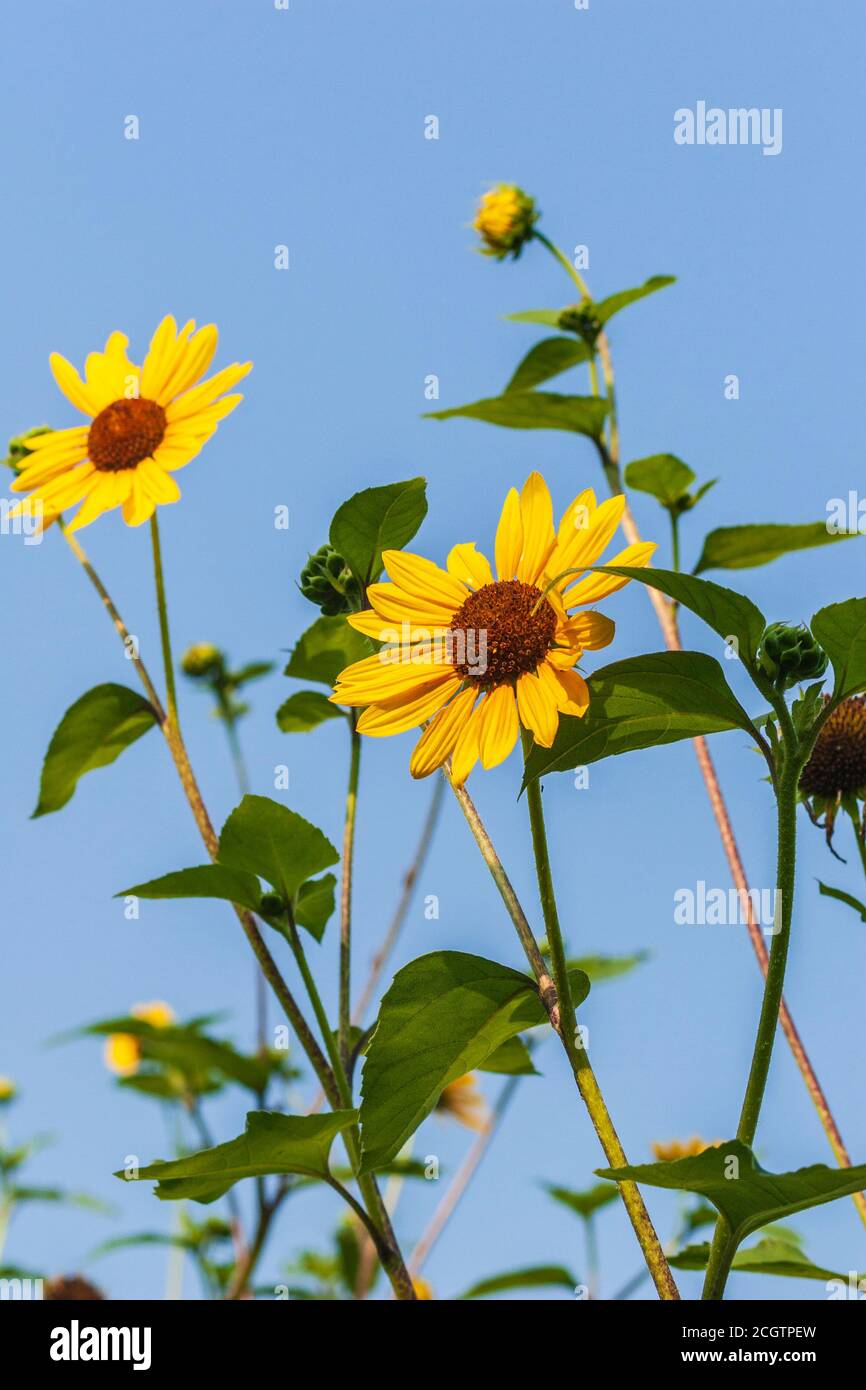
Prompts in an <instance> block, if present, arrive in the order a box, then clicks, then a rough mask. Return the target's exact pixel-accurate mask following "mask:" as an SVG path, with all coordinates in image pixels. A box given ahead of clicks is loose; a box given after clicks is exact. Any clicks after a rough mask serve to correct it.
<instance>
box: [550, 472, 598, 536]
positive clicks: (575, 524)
mask: <svg viewBox="0 0 866 1390" xmlns="http://www.w3.org/2000/svg"><path fill="white" fill-rule="evenodd" d="M597 506H598V502H597V501H596V497H595V493H594V491H593V489H592V488H591V487H587V488H584V490H583V492H579V493H578V494H577V496H576V497H575V499H574V501H573V502H572V503H571V504H570V505H569V506H568V507H566V509H565V511H564V512H563V514H562V520H561V521H560V523H559V530H558V531H557V533H556V542H557V545H558V546H563V545H565V544H566V543H567V542H568V541H570V540H571V538H572V536H573V535H574V533H575V531H584V530H585V529H586V527H587V526H588V525H589V521H590V517H591V516H592V513H593V512H594V511H595V509H596V507H597Z"/></svg>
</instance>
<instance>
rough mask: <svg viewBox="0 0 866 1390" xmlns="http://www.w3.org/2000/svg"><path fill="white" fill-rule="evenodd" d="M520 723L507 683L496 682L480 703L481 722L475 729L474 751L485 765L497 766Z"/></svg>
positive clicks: (508, 748)
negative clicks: (476, 738) (475, 743)
mask: <svg viewBox="0 0 866 1390" xmlns="http://www.w3.org/2000/svg"><path fill="white" fill-rule="evenodd" d="M519 733H520V724H519V721H518V718H517V703H516V701H515V699H514V691H513V690H512V688H511V686H510V685H499V686H497V687H496V688H495V690H491V691H490V694H489V695H488V696H487V698H486V699H485V700H484V702H483V704H482V705H481V724H480V728H479V730H478V751H479V753H480V754H481V761H482V763H483V765H484V766H485V767H488V768H489V767H497V766H498V764H499V763H502V762H504V761H505V759H506V758H507V757H508V755H509V753H510V752H511V750H512V749H513V747H514V745H515V743H516V742H517V735H518V734H519Z"/></svg>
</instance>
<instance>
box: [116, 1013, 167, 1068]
mask: <svg viewBox="0 0 866 1390" xmlns="http://www.w3.org/2000/svg"><path fill="white" fill-rule="evenodd" d="M129 1016H130V1018H140V1019H141V1020H142V1022H143V1023H149V1024H150V1026H151V1027H152V1028H169V1027H170V1026H171V1025H172V1023H174V1009H172V1008H171V1006H170V1005H169V1004H163V1003H162V1001H161V1000H159V999H154V1000H153V1002H152V1003H150V1004H136V1005H135V1006H134V1008H132V1009H130V1011H129ZM140 1061H141V1043H140V1042H139V1040H138V1038H137V1037H136V1035H135V1034H134V1033H109V1035H108V1037H107V1038H106V1039H105V1065H106V1066H107V1067H108V1070H109V1071H113V1072H114V1073H115V1075H116V1076H134V1075H135V1073H136V1072H137V1071H138V1064H139V1062H140Z"/></svg>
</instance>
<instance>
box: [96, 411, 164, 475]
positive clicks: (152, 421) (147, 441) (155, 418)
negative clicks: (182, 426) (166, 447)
mask: <svg viewBox="0 0 866 1390" xmlns="http://www.w3.org/2000/svg"><path fill="white" fill-rule="evenodd" d="M164 436H165V411H164V410H163V408H162V406H161V405H157V403H156V401H146V400H144V398H143V397H133V398H132V399H131V400H121V401H112V402H111V405H107V406H106V407H105V409H104V410H101V411H100V412H99V414H98V415H97V417H96V419H95V420H94V421H93V424H92V425H91V426H90V433H89V435H88V437H87V453H88V457H89V458H90V461H91V463H93V464H94V465H95V466H96V467H97V468H98V469H100V470H101V471H102V472H103V473H119V472H120V471H121V469H124V468H134V467H135V465H136V464H137V463H141V460H142V459H146V458H149V457H150V455H151V454H152V453H153V451H154V449H156V448H157V447H158V446H159V445H160V444H161V443H162V441H163V438H164Z"/></svg>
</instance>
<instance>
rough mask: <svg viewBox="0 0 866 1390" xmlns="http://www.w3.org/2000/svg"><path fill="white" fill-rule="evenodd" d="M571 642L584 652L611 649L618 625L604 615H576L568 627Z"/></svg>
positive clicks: (594, 613) (592, 613)
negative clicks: (604, 648)
mask: <svg viewBox="0 0 866 1390" xmlns="http://www.w3.org/2000/svg"><path fill="white" fill-rule="evenodd" d="M567 632H568V636H569V639H570V640H573V641H574V642H576V643H577V644H578V645H579V646H580V647H582V648H583V649H584V651H588V652H597V651H600V650H601V648H602V647H609V646H610V644H611V642H612V641H613V638H614V633H615V632H616V623H615V622H614V621H613V618H608V617H607V616H606V615H605V614H604V613H596V612H588V613H575V615H574V617H573V618H572V619H571V620H570V621H569V623H568V625H567Z"/></svg>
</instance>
